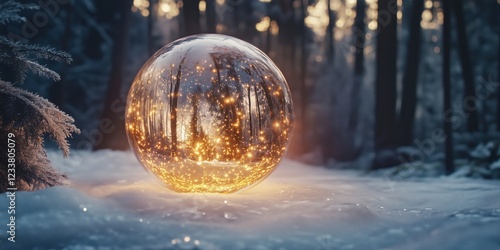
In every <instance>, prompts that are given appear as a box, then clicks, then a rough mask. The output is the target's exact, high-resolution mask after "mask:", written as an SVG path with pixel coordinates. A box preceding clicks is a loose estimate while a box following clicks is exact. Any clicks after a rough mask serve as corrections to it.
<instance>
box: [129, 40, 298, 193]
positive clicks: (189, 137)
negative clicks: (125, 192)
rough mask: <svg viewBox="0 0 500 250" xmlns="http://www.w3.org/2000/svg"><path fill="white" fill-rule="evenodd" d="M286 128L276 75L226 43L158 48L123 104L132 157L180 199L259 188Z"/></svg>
mask: <svg viewBox="0 0 500 250" xmlns="http://www.w3.org/2000/svg"><path fill="white" fill-rule="evenodd" d="M292 125H293V110H292V98H291V95H290V90H289V88H288V85H287V83H286V80H285V78H284V77H283V75H282V74H281V72H280V70H279V69H278V67H276V65H275V64H274V63H273V62H272V61H271V59H270V58H269V57H267V56H266V55H265V54H264V53H263V52H262V51H260V50H259V49H258V48H256V47H254V46H253V45H251V44H249V43H247V42H244V41H242V40H239V39H236V38H233V37H230V36H225V35H215V34H206V35H194V36H189V37H185V38H182V39H179V40H177V41H174V42H172V43H170V44H169V45H167V46H165V47H163V48H162V49H160V50H159V51H158V52H156V53H155V54H154V55H153V56H152V57H151V58H150V59H149V60H148V61H147V62H146V63H145V64H144V66H143V67H142V69H141V70H140V71H139V73H138V74H137V76H136V78H135V80H134V82H133V84H132V86H131V88H130V92H129V94H128V99H127V108H126V130H127V135H128V140H129V143H130V145H131V147H132V150H133V151H134V153H135V155H136V156H137V158H138V159H139V161H140V163H141V165H142V166H143V167H144V168H146V169H147V170H148V171H149V172H150V173H151V174H152V175H154V176H156V177H157V178H158V179H159V180H161V182H163V183H164V184H165V185H166V186H167V187H168V188H170V189H172V190H175V191H178V192H219V193H229V192H234V191H236V190H239V189H242V188H244V187H247V186H250V185H252V184H255V183H257V182H259V181H261V180H263V179H264V178H265V177H267V176H268V175H269V174H270V173H271V172H272V171H273V170H274V168H275V167H276V166H277V164H278V163H279V162H280V160H281V158H282V157H283V155H284V154H285V151H286V149H287V146H288V141H289V138H290V135H291V130H292Z"/></svg>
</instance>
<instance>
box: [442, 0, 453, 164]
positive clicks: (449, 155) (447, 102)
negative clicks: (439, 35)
mask: <svg viewBox="0 0 500 250" xmlns="http://www.w3.org/2000/svg"><path fill="white" fill-rule="evenodd" d="M442 1H443V14H444V19H443V44H442V47H443V93H444V105H443V106H444V112H445V113H444V114H445V117H444V124H443V126H444V134H445V137H446V140H445V155H446V158H445V168H446V169H445V171H446V173H447V174H451V173H453V171H454V166H453V137H452V127H451V117H450V112H452V109H451V82H450V45H451V43H450V40H451V30H450V29H451V25H450V21H451V20H450V14H451V0H442ZM447 113H448V114H447ZM446 114H447V115H446Z"/></svg>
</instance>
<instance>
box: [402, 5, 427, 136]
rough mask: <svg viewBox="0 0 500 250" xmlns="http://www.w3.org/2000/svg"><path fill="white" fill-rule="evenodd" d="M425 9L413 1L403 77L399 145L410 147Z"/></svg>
mask: <svg viewBox="0 0 500 250" xmlns="http://www.w3.org/2000/svg"><path fill="white" fill-rule="evenodd" d="M423 9H424V1H423V0H415V1H413V8H412V12H411V22H410V36H409V38H408V49H407V53H408V54H407V55H406V64H405V68H404V75H403V96H402V101H401V111H400V114H399V125H398V128H399V136H398V138H399V145H410V144H411V143H412V141H413V127H414V121H415V110H416V107H417V82H418V69H419V64H420V43H421V31H420V21H421V20H422V11H423Z"/></svg>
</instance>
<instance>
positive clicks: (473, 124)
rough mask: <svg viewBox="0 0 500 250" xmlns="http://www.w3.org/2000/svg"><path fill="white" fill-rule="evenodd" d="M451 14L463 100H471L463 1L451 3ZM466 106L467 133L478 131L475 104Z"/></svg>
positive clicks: (472, 93) (470, 69)
mask: <svg viewBox="0 0 500 250" xmlns="http://www.w3.org/2000/svg"><path fill="white" fill-rule="evenodd" d="M450 7H452V9H453V12H454V14H455V18H456V19H455V20H456V21H457V22H456V25H457V35H458V48H459V49H458V51H459V53H458V54H459V55H460V62H461V66H462V76H463V79H464V84H465V88H464V89H465V100H466V101H467V100H471V99H472V97H474V96H475V86H474V72H473V71H474V68H473V67H472V64H471V60H470V55H469V45H468V42H467V34H466V30H465V29H466V27H467V26H466V23H465V20H464V11H463V1H462V0H454V1H453V3H452V6H450ZM467 106H468V111H469V112H468V115H469V116H468V117H467V131H469V132H476V131H478V130H479V116H478V110H477V109H478V107H477V103H476V102H470V101H467Z"/></svg>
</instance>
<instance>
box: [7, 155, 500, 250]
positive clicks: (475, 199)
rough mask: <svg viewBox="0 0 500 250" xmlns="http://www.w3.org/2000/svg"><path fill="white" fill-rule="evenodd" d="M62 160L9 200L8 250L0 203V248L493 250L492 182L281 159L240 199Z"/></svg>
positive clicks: (117, 166) (495, 202) (498, 187)
mask: <svg viewBox="0 0 500 250" xmlns="http://www.w3.org/2000/svg"><path fill="white" fill-rule="evenodd" d="M60 155H61V154H60V152H56V151H49V157H50V159H51V161H52V162H53V164H54V165H55V166H57V167H58V168H59V169H61V170H63V171H64V172H66V173H67V174H68V176H69V177H70V183H69V184H68V186H63V187H54V188H49V189H45V190H41V191H36V192H18V193H17V197H16V202H17V203H16V243H10V242H8V241H7V239H6V238H7V236H6V231H7V230H8V229H7V226H6V223H8V218H7V213H6V210H7V207H8V205H7V204H8V202H7V201H8V200H7V197H6V195H5V194H2V195H1V196H0V206H1V207H0V210H2V212H1V213H0V222H1V225H4V226H3V227H4V228H3V229H1V230H0V232H1V233H0V236H1V238H0V249H200V250H201V249H229V250H233V249H234V250H236V249H262V250H263V249H300V250H307V249H321V250H333V249H426V250H428V249H499V248H500V233H499V232H500V182H499V181H487V180H474V179H465V178H464V179H461V178H451V177H439V178H428V179H412V180H404V181H402V180H399V181H394V180H391V179H390V178H384V177H376V176H373V175H369V176H367V175H364V174H363V173H361V172H354V171H340V170H327V169H322V168H317V167H309V166H306V165H303V164H300V163H297V162H293V161H289V160H284V161H283V162H282V163H281V165H280V166H279V168H278V169H277V170H276V171H275V172H274V173H273V174H272V175H271V176H270V177H269V178H267V179H266V180H265V181H263V182H262V183H260V184H259V185H257V186H255V187H253V188H251V189H248V190H245V191H242V192H240V193H236V194H178V193H174V192H172V191H170V190H168V189H166V188H164V187H163V186H162V185H160V184H159V183H158V182H156V180H154V179H153V177H151V176H149V174H148V173H146V171H145V170H144V169H143V168H142V167H141V166H140V165H139V163H138V162H137V160H136V159H135V157H134V155H133V154H132V153H131V152H113V151H99V152H94V153H91V152H82V151H73V152H72V156H71V157H70V158H69V159H63V158H62V156H60ZM2 207H3V208H2ZM0 227H2V226H0Z"/></svg>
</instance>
